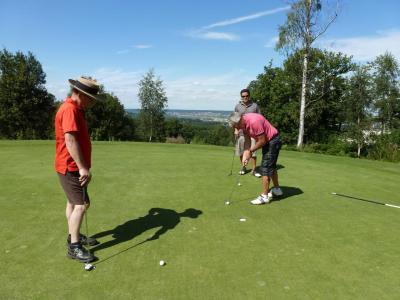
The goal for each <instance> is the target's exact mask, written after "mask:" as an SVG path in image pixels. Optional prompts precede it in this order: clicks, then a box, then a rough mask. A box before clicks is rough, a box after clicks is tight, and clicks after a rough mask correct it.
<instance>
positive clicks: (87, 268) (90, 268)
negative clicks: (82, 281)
mask: <svg viewBox="0 0 400 300" xmlns="http://www.w3.org/2000/svg"><path fill="white" fill-rule="evenodd" d="M94 269H96V266H94V265H92V264H88V263H86V264H85V271H92V270H94Z"/></svg>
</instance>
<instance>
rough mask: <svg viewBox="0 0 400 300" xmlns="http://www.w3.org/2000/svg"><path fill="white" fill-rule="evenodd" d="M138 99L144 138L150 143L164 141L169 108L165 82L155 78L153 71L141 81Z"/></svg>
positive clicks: (141, 129)
mask: <svg viewBox="0 0 400 300" xmlns="http://www.w3.org/2000/svg"><path fill="white" fill-rule="evenodd" d="M138 97H139V101H140V104H141V110H140V114H139V121H140V132H141V134H142V137H143V138H144V139H147V140H148V141H149V142H151V141H160V142H162V141H164V139H165V131H164V130H165V129H164V120H165V111H164V109H165V108H166V107H167V102H168V99H167V96H166V93H165V90H164V87H163V82H162V81H161V80H160V79H159V78H155V74H154V70H153V69H151V70H150V71H148V72H147V73H146V74H145V75H144V76H143V78H142V80H140V81H139V94H138Z"/></svg>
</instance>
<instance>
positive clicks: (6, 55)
mask: <svg viewBox="0 0 400 300" xmlns="http://www.w3.org/2000/svg"><path fill="white" fill-rule="evenodd" d="M45 83H46V74H45V73H44V72H43V69H42V66H41V64H40V62H39V61H38V60H37V59H36V58H35V56H34V55H33V54H32V53H31V52H28V54H24V53H22V52H16V53H15V54H13V53H11V52H9V51H7V50H6V49H4V50H2V51H0V136H3V137H5V138H12V139H15V138H20V139H43V138H49V137H51V135H52V129H51V128H52V118H53V113H54V110H55V105H54V101H55V98H54V96H53V95H51V94H49V93H48V92H47V90H46V88H45V86H44V84H45Z"/></svg>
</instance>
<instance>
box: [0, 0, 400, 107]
mask: <svg viewBox="0 0 400 300" xmlns="http://www.w3.org/2000/svg"><path fill="white" fill-rule="evenodd" d="M332 1H333V0H330V3H332ZM339 3H340V6H339V9H340V12H339V16H338V18H337V20H336V21H335V22H334V23H333V24H332V25H331V27H330V28H329V29H328V31H327V32H326V33H325V35H323V36H322V37H321V38H320V39H319V40H318V47H320V48H322V49H327V50H330V51H336V52H339V51H340V52H343V53H345V54H348V55H352V56H353V59H354V61H355V62H359V63H365V62H367V61H371V60H373V59H374V58H375V57H376V56H378V55H381V54H384V53H385V51H389V52H391V53H392V54H393V55H394V56H395V57H396V58H397V59H398V60H399V61H400V1H399V0H381V1H376V0H339ZM289 9H290V6H289V1H286V0H263V1H262V0H247V1H245V0H243V1H240V0H238V1H234V0H218V1H216V0H202V1H190V0H157V1H155V0H148V1H135V0H132V1H128V0H125V1H123V0H113V1H111V0H109V1H106V0H103V1H101V0H98V1H94V0H92V1H89V0H80V1H77V0H69V1H56V0H52V1H50V0H47V1H45V0H35V1H33V0H25V1H16V0H0V48H2V49H3V48H6V49H7V50H9V51H12V52H15V51H22V52H24V53H27V52H28V51H30V52H32V53H33V54H34V55H35V56H36V58H37V59H38V60H39V62H40V63H41V64H42V67H43V70H44V72H45V73H46V80H47V82H46V88H47V89H48V91H49V92H51V93H52V94H54V95H55V96H56V98H57V99H58V100H61V99H64V98H65V96H66V95H67V93H68V92H69V85H68V82H67V81H68V79H69V78H73V79H77V78H79V76H81V75H87V76H92V77H94V78H96V79H97V80H98V81H99V82H100V83H101V84H103V85H104V87H105V89H106V91H108V92H112V93H113V94H114V95H116V96H117V97H118V98H119V99H120V101H121V102H122V103H123V105H124V106H125V108H140V103H139V101H138V98H137V93H138V82H139V81H140V79H141V78H142V77H143V76H144V75H145V74H146V72H148V71H149V70H150V69H151V68H153V69H154V71H155V74H156V75H157V76H158V77H159V78H160V79H161V80H162V81H163V84H164V87H165V90H166V94H167V97H168V108H170V109H199V110H232V109H233V107H234V106H235V104H236V103H237V102H238V101H239V92H240V90H241V89H242V88H245V87H246V86H247V85H248V84H249V82H250V81H251V80H254V79H256V77H257V75H258V74H260V73H262V72H263V68H264V66H265V65H267V64H268V63H269V62H270V61H271V60H272V62H273V65H275V66H280V65H281V63H282V61H283V60H284V56H283V54H280V53H278V52H276V51H275V50H274V46H275V42H276V40H277V36H278V27H279V25H282V24H284V22H285V20H286V15H287V13H288V12H289Z"/></svg>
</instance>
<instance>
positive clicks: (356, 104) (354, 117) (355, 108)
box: [345, 66, 372, 157]
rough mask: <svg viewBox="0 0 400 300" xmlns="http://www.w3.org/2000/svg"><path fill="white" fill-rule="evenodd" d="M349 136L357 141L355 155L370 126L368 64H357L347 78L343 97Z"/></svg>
mask: <svg viewBox="0 0 400 300" xmlns="http://www.w3.org/2000/svg"><path fill="white" fill-rule="evenodd" d="M345 99H346V101H345V104H346V117H347V118H346V121H347V125H348V129H347V131H348V135H349V137H350V138H351V139H352V140H354V141H355V142H356V143H357V156H358V157H360V156H361V149H362V147H364V146H365V144H366V138H367V135H366V130H369V129H370V128H371V104H372V77H371V75H370V74H369V67H368V66H357V67H356V70H355V72H354V74H353V75H352V77H350V78H349V80H348V88H347V93H346V97H345Z"/></svg>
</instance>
